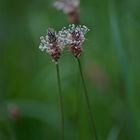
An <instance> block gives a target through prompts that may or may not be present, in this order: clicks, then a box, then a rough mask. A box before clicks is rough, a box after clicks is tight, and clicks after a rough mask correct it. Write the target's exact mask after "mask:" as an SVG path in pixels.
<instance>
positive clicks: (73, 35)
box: [65, 24, 89, 58]
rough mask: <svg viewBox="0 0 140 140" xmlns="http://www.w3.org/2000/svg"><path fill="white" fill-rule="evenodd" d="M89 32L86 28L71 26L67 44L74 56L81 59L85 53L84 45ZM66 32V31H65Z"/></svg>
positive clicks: (68, 31)
mask: <svg viewBox="0 0 140 140" xmlns="http://www.w3.org/2000/svg"><path fill="white" fill-rule="evenodd" d="M88 31H89V29H88V28H87V27H86V26H81V25H79V26H76V25H74V24H72V25H69V29H67V44H68V46H69V49H70V51H71V52H72V54H73V55H74V56H75V57H76V58H79V57H80V55H81V53H82V51H83V47H82V46H83V43H84V41H85V34H86V33H87V32H88ZM65 32H66V31H65Z"/></svg>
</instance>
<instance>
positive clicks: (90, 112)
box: [77, 59, 98, 140]
mask: <svg viewBox="0 0 140 140" xmlns="http://www.w3.org/2000/svg"><path fill="white" fill-rule="evenodd" d="M77 61H78V66H79V71H80V75H81V79H82V84H83V87H84V94H85V99H86V103H87V110H88V113H89V117H90V121H91V125H92V126H91V127H92V131H93V133H94V134H93V139H94V137H95V140H98V135H97V130H96V126H95V121H94V119H93V115H92V110H91V107H90V101H89V96H88V91H87V87H86V84H85V80H84V76H83V71H82V66H81V62H80V59H77ZM94 135H95V136H94Z"/></svg>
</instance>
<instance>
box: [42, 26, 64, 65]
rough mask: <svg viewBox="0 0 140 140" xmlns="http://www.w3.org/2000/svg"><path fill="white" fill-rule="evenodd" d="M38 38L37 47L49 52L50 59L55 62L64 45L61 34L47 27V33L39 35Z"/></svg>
mask: <svg viewBox="0 0 140 140" xmlns="http://www.w3.org/2000/svg"><path fill="white" fill-rule="evenodd" d="M40 40H41V43H40V46H39V49H41V51H45V52H46V53H48V54H50V55H51V57H52V60H53V61H54V62H56V63H57V61H58V60H59V58H60V56H61V53H62V52H63V49H64V46H65V43H64V39H63V38H62V35H61V34H60V33H58V34H57V33H56V32H55V31H54V29H51V28H49V29H48V33H47V35H46V36H45V37H44V36H42V37H40Z"/></svg>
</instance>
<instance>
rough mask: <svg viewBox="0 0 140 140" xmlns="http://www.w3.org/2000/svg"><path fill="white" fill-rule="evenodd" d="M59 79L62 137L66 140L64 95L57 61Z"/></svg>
mask: <svg viewBox="0 0 140 140" xmlns="http://www.w3.org/2000/svg"><path fill="white" fill-rule="evenodd" d="M56 71H57V80H58V90H59V100H60V111H61V137H62V138H61V139H62V140H64V111H63V97H62V89H61V81H60V72H59V64H58V63H56Z"/></svg>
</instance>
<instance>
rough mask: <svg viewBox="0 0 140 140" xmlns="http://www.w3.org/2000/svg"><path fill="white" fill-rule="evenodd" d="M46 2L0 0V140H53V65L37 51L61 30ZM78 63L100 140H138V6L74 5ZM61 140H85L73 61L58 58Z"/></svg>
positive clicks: (126, 2) (130, 1)
mask: <svg viewBox="0 0 140 140" xmlns="http://www.w3.org/2000/svg"><path fill="white" fill-rule="evenodd" d="M52 3H53V1H51V0H40V1H39V0H24V1H23V0H0V140H59V138H60V126H61V124H60V114H59V100H58V99H59V98H58V87H57V79H56V70H55V65H54V64H53V63H52V62H51V59H50V57H49V56H48V55H45V54H43V53H42V52H41V51H40V50H39V49H38V46H39V43H40V39H39V38H40V36H42V35H45V34H46V29H47V28H48V27H54V28H55V29H57V30H59V29H61V28H62V27H63V26H67V25H68V22H67V18H66V17H65V16H64V14H63V13H62V12H58V11H57V10H55V9H54V8H52ZM81 23H82V24H84V25H86V26H88V27H89V28H90V30H91V31H90V32H89V33H88V34H87V36H86V37H87V40H86V42H85V44H84V50H85V51H84V54H83V55H82V58H81V60H82V65H83V69H84V74H85V79H86V84H87V87H88V91H89V96H90V100H91V104H92V110H93V113H94V117H95V120H96V127H97V131H98V135H99V137H100V140H140V88H139V86H140V84H139V79H140V63H139V61H140V54H139V53H140V1H139V0H81ZM60 70H61V80H62V86H63V87H62V88H63V98H64V110H65V139H66V140H90V139H91V134H90V128H89V121H88V115H87V111H86V107H85V99H84V96H83V87H82V84H81V80H80V75H79V72H78V66H77V61H76V60H75V59H74V58H73V57H72V55H70V54H69V53H68V52H65V53H64V54H63V56H62V58H61V60H60Z"/></svg>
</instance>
